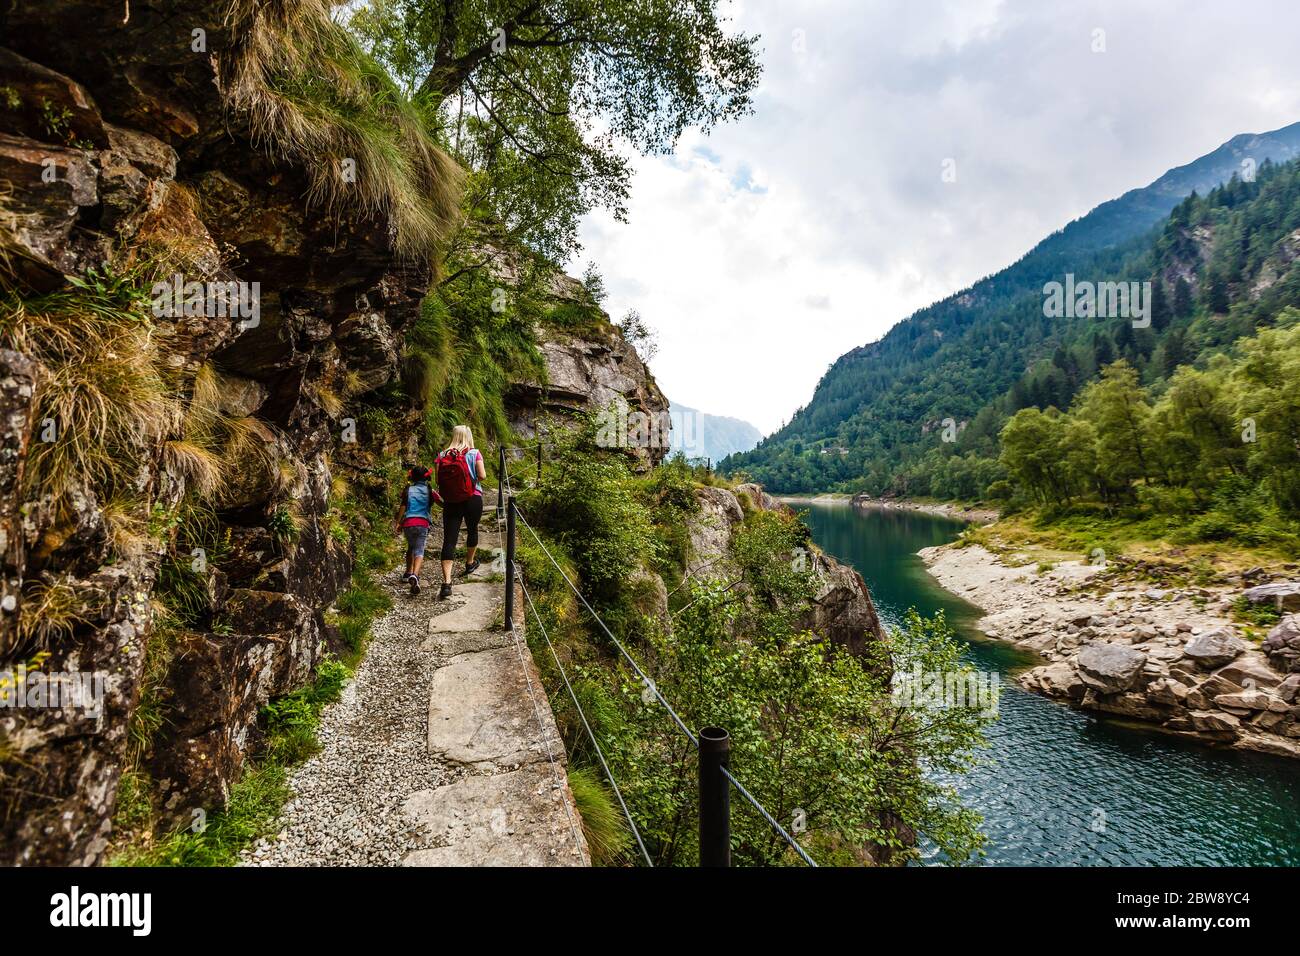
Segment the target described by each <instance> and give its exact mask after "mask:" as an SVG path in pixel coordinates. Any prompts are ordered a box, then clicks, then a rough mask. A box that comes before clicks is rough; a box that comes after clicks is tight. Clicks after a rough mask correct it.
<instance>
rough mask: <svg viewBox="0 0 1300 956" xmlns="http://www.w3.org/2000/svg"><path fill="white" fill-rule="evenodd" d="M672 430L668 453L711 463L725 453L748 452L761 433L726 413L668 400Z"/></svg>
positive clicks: (726, 454) (715, 462) (722, 456)
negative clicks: (718, 413) (719, 413)
mask: <svg viewBox="0 0 1300 956" xmlns="http://www.w3.org/2000/svg"><path fill="white" fill-rule="evenodd" d="M669 414H670V415H671V418H672V423H673V431H672V439H671V446H670V448H669V452H670V453H671V454H675V453H676V452H679V451H680V452H681V453H682V454H684V455H685V456H686V457H687V458H711V459H712V460H713V462H714V464H717V463H718V462H720V461H722V459H724V458H726V457H727V456H728V455H733V454H736V453H737V452H743V451H749V450H750V449H751V448H753V447H754V446H755V445H757V444H758V443H759V440H760V439H762V437H763V433H762V432H760V431H759V430H758V429H757V428H755V427H754V426H753V425H751V424H750V423H749V422H747V421H743V420H741V419H739V418H730V417H728V416H726V415H710V414H708V413H707V412H701V411H699V410H698V409H694V408H690V407H689V406H687V405H679V404H678V403H677V402H672V403H671V410H670V412H669Z"/></svg>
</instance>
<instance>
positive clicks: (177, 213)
mask: <svg viewBox="0 0 1300 956" xmlns="http://www.w3.org/2000/svg"><path fill="white" fill-rule="evenodd" d="M308 6H311V4H305V5H304V10H305V9H306V7H308ZM231 7H232V5H231V4H230V3H219V2H212V0H167V2H162V0H133V2H132V3H131V4H130V5H129V17H127V18H124V13H123V7H122V5H120V4H91V3H84V2H78V0H50V2H45V3H40V4H37V3H27V2H20V3H18V4H10V5H8V8H7V9H6V10H5V11H3V12H0V43H3V44H5V48H2V49H0V90H2V91H3V95H0V183H2V184H3V187H4V189H5V196H4V199H3V206H2V207H0V263H2V264H5V265H6V266H7V268H8V269H9V272H10V279H11V281H13V282H15V283H17V284H18V285H19V286H20V287H23V288H26V289H27V290H30V291H31V292H32V293H33V294H35V293H40V292H44V291H50V290H54V289H59V288H66V285H67V282H68V277H77V276H85V275H87V274H88V273H89V272H90V270H98V269H102V268H103V266H104V264H105V262H107V261H108V260H109V258H110V255H120V254H121V253H122V250H123V249H125V250H127V254H128V256H134V255H144V254H146V252H148V253H149V254H154V253H157V252H158V251H159V250H161V252H162V253H165V254H167V255H172V256H174V257H175V262H176V270H177V272H178V273H181V274H183V275H182V278H183V280H184V281H185V282H200V283H208V282H221V283H230V282H238V283H244V284H245V286H246V287H251V286H252V284H253V283H258V284H259V285H260V295H259V299H258V307H259V312H260V314H259V315H258V316H257V321H255V322H240V321H231V320H229V319H226V318H221V317H217V318H212V317H210V316H206V315H184V316H182V315H177V316H175V317H168V318H165V319H160V321H159V326H158V330H157V332H158V336H159V337H160V340H161V341H162V343H163V344H162V346H161V348H162V349H163V350H164V354H163V362H164V365H165V366H166V367H167V368H168V369H169V370H170V372H172V373H174V374H175V376H176V379H177V381H178V382H179V383H180V384H179V385H178V386H177V390H176V394H175V395H174V396H173V397H174V398H175V400H176V401H178V402H180V403H184V402H186V401H188V400H189V399H190V397H191V389H192V388H193V382H194V380H195V376H196V375H197V374H198V373H199V371H200V370H201V369H208V370H215V371H216V374H218V375H219V376H220V378H219V387H218V389H217V392H218V395H219V397H220V402H221V404H222V408H223V412H224V413H225V414H227V415H230V416H232V417H236V418H239V419H241V420H242V422H243V428H244V430H245V431H246V433H247V435H248V436H249V440H250V442H251V443H252V444H253V445H256V446H258V451H257V452H256V453H249V454H248V455H247V457H246V458H244V459H242V460H241V461H239V462H237V463H236V464H237V465H238V466H239V467H236V468H234V469H233V476H232V477H231V479H230V480H229V482H228V484H227V486H226V487H225V488H224V489H222V491H221V493H220V494H219V495H218V497H217V498H216V501H215V511H216V518H217V521H218V522H219V525H220V529H221V530H220V533H219V535H218V536H219V538H220V539H221V540H222V541H224V542H227V545H226V546H223V547H222V549H221V553H220V554H216V553H214V554H213V555H211V556H210V558H211V566H210V568H209V569H208V570H207V572H205V573H206V577H205V582H206V583H205V593H204V594H203V596H202V598H201V600H200V601H199V606H196V607H195V608H193V615H192V617H193V620H192V626H189V627H187V628H186V631H185V634H184V636H183V638H182V640H181V646H179V647H176V648H174V654H173V657H172V664H171V666H170V668H169V669H168V670H167V672H166V674H165V676H164V677H163V678H162V680H161V683H160V687H159V688H158V693H160V694H161V695H162V697H164V698H165V699H166V700H167V702H168V711H167V720H166V722H165V723H163V725H162V726H161V728H160V730H159V732H158V735H157V737H156V738H155V740H154V742H153V747H152V749H151V753H152V756H151V758H150V764H149V766H148V768H147V769H148V770H149V771H151V773H152V775H153V778H154V780H155V781H156V782H157V785H158V787H159V789H160V792H161V795H162V801H163V809H164V811H165V812H166V813H168V814H170V815H171V816H172V817H173V818H174V819H175V820H178V821H180V820H186V821H188V819H189V817H190V814H191V813H193V811H195V810H203V811H205V812H208V813H210V812H212V811H214V810H216V809H218V808H219V807H220V806H221V804H222V802H223V801H224V799H225V797H226V795H227V794H228V792H229V787H230V784H231V782H232V781H233V780H234V779H235V778H236V777H237V775H238V773H239V771H240V768H241V765H242V763H243V759H244V756H245V754H246V753H247V751H248V748H249V746H250V743H251V742H252V740H253V738H254V737H255V736H256V726H255V723H256V717H257V712H258V709H259V707H260V706H261V705H262V704H264V703H265V702H266V701H267V700H268V699H270V698H271V697H273V696H275V695H279V694H284V693H286V692H289V691H291V690H293V689H296V688H297V687H300V686H301V685H302V684H303V683H304V682H305V681H306V680H307V679H308V678H309V676H310V675H311V673H312V670H313V668H314V666H315V665H316V663H317V661H318V660H319V658H320V656H321V655H322V654H323V653H324V652H325V651H326V650H327V649H328V648H329V647H330V646H331V642H332V641H334V640H335V638H334V635H333V632H332V629H331V628H330V627H328V626H327V625H326V621H325V616H324V613H325V611H326V609H327V608H328V607H329V606H330V604H331V603H332V601H333V600H334V597H335V596H336V595H337V594H338V593H339V591H340V589H341V588H343V587H346V585H347V581H348V578H349V573H350V569H351V555H350V549H349V548H348V547H347V546H346V545H345V544H342V543H340V542H339V541H337V540H335V538H334V537H333V536H331V535H329V534H327V533H326V530H325V518H326V512H327V510H328V509H329V507H330V503H331V498H332V496H333V491H332V478H333V477H334V476H335V475H337V474H339V473H340V472H342V473H344V474H346V475H348V476H349V477H356V478H357V479H358V480H365V469H366V468H367V467H368V465H369V464H370V462H369V461H368V460H367V458H366V455H365V452H364V451H363V450H362V449H361V446H360V445H357V444H349V443H348V442H347V440H346V439H345V438H344V437H343V436H344V434H345V429H346V424H347V421H346V419H347V416H348V414H349V405H350V404H354V403H356V402H359V401H362V400H363V396H364V395H365V394H366V393H368V392H370V391H372V390H374V389H376V388H379V387H381V386H383V385H385V384H386V383H388V382H390V381H391V380H392V379H393V377H394V376H395V375H396V374H397V373H398V360H397V342H398V340H399V334H400V332H401V330H402V329H403V327H404V326H405V325H406V324H407V323H409V322H410V321H411V320H412V319H413V317H414V316H415V314H416V310H417V308H418V304H419V302H420V299H421V298H422V296H423V295H424V292H425V289H426V286H427V283H428V271H427V269H426V268H425V267H424V266H422V265H420V264H418V263H412V262H411V261H410V260H407V259H401V258H399V257H398V256H397V255H396V254H395V252H394V245H393V243H394V239H393V235H394V233H393V229H392V228H391V223H390V222H389V221H388V220H386V219H385V217H384V216H383V215H381V214H377V213H376V214H357V215H348V216H341V215H332V214H331V215H325V214H322V213H321V212H320V211H319V210H317V211H316V212H315V213H314V214H309V206H308V203H307V201H306V200H305V199H304V197H305V196H307V195H309V193H310V192H311V190H312V184H313V176H314V174H315V171H313V170H312V169H310V168H309V167H307V166H305V165H303V164H302V163H294V162H291V161H286V160H284V159H277V158H275V157H273V156H272V155H270V154H269V153H268V150H267V148H266V145H265V141H264V139H259V136H258V135H256V134H255V131H254V128H253V125H252V121H251V118H250V116H249V115H248V114H247V113H246V112H244V111H241V110H240V109H237V108H232V107H231V100H230V99H229V97H228V94H229V93H230V89H229V88H227V87H226V86H223V82H224V80H223V72H222V71H223V70H224V69H226V68H227V67H228V66H229V64H230V63H231V58H232V57H234V56H236V51H237V49H238V47H239V44H240V43H242V42H246V41H248V40H249V35H248V32H247V31H246V30H245V31H240V30H237V29H236V26H235V24H234V19H235V18H234V17H232V16H227V13H228V12H229V10H230V8H231ZM243 8H246V9H245V12H246V11H247V9H251V7H250V6H249V5H247V4H244V5H243ZM322 9H323V8H322ZM316 13H319V11H316ZM303 15H306V14H305V13H304V14H303ZM313 15H315V14H313ZM244 25H245V26H247V24H244ZM198 28H202V32H203V33H204V44H203V49H202V50H196V48H195V46H194V44H195V40H194V33H193V31H194V30H196V29H198ZM12 345H13V343H0V346H3V348H0V423H2V424H3V434H2V435H0V442H2V446H3V447H0V554H2V555H3V582H2V583H0V606H2V607H3V612H0V648H3V649H4V650H5V655H4V658H5V659H4V660H3V661H2V662H0V667H3V668H11V667H14V666H16V664H18V663H21V662H22V661H23V660H24V659H25V657H24V655H26V654H28V653H30V652H34V651H36V650H37V649H39V650H41V651H43V652H47V653H48V657H47V658H45V660H44V662H43V664H42V668H43V670H44V671H46V672H77V673H86V674H90V675H93V676H95V677H97V678H100V679H102V680H103V685H104V687H105V694H104V701H103V707H102V709H101V710H100V712H99V714H98V716H97V717H94V718H90V717H88V716H86V715H85V714H83V713H81V712H79V711H77V710H76V709H63V710H57V709H53V708H48V707H47V708H15V709H6V710H4V711H0V734H2V735H3V747H2V748H0V751H3V753H4V756H3V758H0V759H2V760H3V763H0V789H3V790H4V793H5V798H4V811H3V815H2V817H0V862H3V863H10V864H13V863H22V864H94V863H97V862H100V861H101V860H102V858H103V856H104V852H105V849H106V847H107V846H108V842H109V836H110V820H111V818H112V815H113V811H114V806H115V800H116V793H117V789H118V782H119V779H120V776H121V773H122V768H123V766H124V761H125V756H126V753H127V747H128V727H129V726H131V725H132V721H133V718H134V716H135V715H136V712H137V708H138V707H139V706H140V696H141V693H142V688H143V686H144V678H145V672H146V668H147V667H148V666H149V661H150V658H151V655H152V654H154V653H155V650H153V649H151V646H150V644H151V635H152V630H153V628H152V623H153V621H154V613H155V609H154V604H153V602H152V601H151V598H150V595H151V592H152V591H153V589H154V586H155V580H156V578H157V577H158V575H159V573H160V569H162V568H165V567H166V566H167V565H168V562H173V563H174V562H176V561H177V560H184V561H185V562H188V561H189V560H190V556H189V554H188V552H187V553H185V554H181V555H177V554H172V553H171V552H170V549H172V548H174V546H175V538H174V537H168V532H165V531H164V532H163V533H162V535H161V536H160V537H158V538H155V539H152V541H151V543H147V544H144V545H142V546H141V547H138V548H135V549H133V550H128V551H125V552H124V551H123V550H122V549H120V548H118V547H116V546H115V545H114V544H113V539H112V532H111V529H108V528H107V527H106V522H105V504H106V503H105V502H103V501H99V500H98V499H97V498H96V496H95V494H94V493H93V491H91V490H90V488H89V486H86V487H81V486H79V485H78V486H77V487H74V488H73V489H72V490H71V491H70V492H69V493H67V494H66V495H63V496H62V497H61V498H60V499H59V501H60V502H61V503H60V504H58V505H57V507H56V504H55V497H54V495H53V494H52V492H51V491H50V489H48V488H40V487H36V488H31V487H28V485H27V483H25V482H24V480H23V479H24V475H23V470H24V468H25V466H26V463H27V460H28V450H29V448H30V445H31V443H32V441H33V440H34V437H33V436H34V433H35V432H37V431H39V429H40V428H41V427H42V422H41V421H39V420H38V417H37V404H36V400H35V398H34V393H35V391H36V389H37V387H38V383H39V382H40V379H41V376H42V375H43V374H45V372H44V370H43V369H42V368H41V365H40V363H39V362H38V361H36V360H34V359H33V358H32V357H31V356H29V355H24V354H22V353H21V352H20V351H18V350H16V349H13V348H12V347H11V346H12ZM340 396H343V397H344V398H346V400H347V402H348V403H349V405H345V404H344V403H343V402H342V401H341V400H340ZM179 428H180V424H179V422H178V421H173V422H171V423H170V424H168V425H167V426H165V427H164V428H163V430H162V433H161V434H159V435H157V436H154V437H151V438H149V439H147V440H142V441H141V443H140V445H139V448H138V453H139V454H138V460H139V469H140V471H139V475H138V477H137V479H136V486H135V488H134V489H133V494H134V497H135V498H136V499H138V500H139V501H140V502H141V503H142V504H141V508H142V510H141V514H140V515H139V516H138V517H133V518H132V520H133V521H136V522H137V523H138V524H140V525H144V524H145V523H146V522H148V521H149V520H150V517H149V516H150V514H151V513H153V514H166V513H168V512H169V511H170V510H171V509H173V508H174V507H175V506H176V505H177V503H178V502H179V501H180V500H181V498H182V496H183V495H184V494H185V493H186V489H187V483H188V482H189V481H191V480H192V478H191V476H190V475H189V474H188V473H187V472H186V469H185V467H184V460H183V459H181V458H179V457H178V456H177V455H175V454H168V446H169V444H170V445H171V446H175V444H176V443H177V442H178V441H179V440H180V439H181V438H182V435H181V432H180V431H179ZM286 515H289V516H292V518H291V520H290V519H287V518H285V517H284V516H286ZM277 516H279V520H280V521H281V524H282V525H284V524H285V523H286V521H288V522H289V523H291V524H292V526H293V527H292V529H291V534H292V540H287V539H286V535H285V532H284V530H283V528H281V529H279V530H277V531H274V532H273V531H272V530H270V526H271V525H272V523H273V521H274V520H277ZM55 599H57V600H59V601H62V602H63V604H64V605H66V606H70V607H74V608H76V609H77V610H76V612H75V614H74V615H73V616H72V617H71V618H70V621H69V624H68V626H67V627H66V628H65V629H61V630H49V631H48V632H47V633H42V634H39V635H38V637H37V639H29V638H30V637H31V632H32V630H33V627H34V626H35V625H34V624H33V623H32V622H33V620H34V619H38V618H39V617H40V616H41V614H42V607H43V604H42V602H48V601H51V600H55Z"/></svg>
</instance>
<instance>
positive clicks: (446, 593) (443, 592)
mask: <svg viewBox="0 0 1300 956" xmlns="http://www.w3.org/2000/svg"><path fill="white" fill-rule="evenodd" d="M449 597H451V585H450V584H444V585H443V586H442V587H440V588H439V589H438V600H439V601H445V600H446V599H447V598H449Z"/></svg>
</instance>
